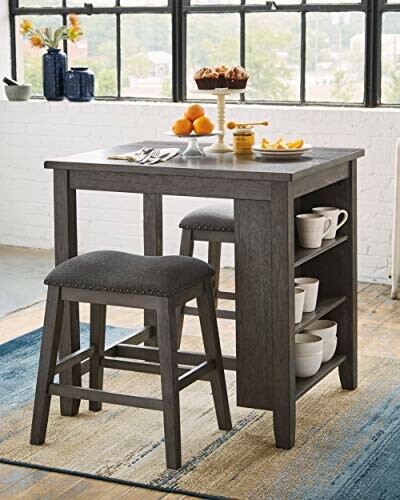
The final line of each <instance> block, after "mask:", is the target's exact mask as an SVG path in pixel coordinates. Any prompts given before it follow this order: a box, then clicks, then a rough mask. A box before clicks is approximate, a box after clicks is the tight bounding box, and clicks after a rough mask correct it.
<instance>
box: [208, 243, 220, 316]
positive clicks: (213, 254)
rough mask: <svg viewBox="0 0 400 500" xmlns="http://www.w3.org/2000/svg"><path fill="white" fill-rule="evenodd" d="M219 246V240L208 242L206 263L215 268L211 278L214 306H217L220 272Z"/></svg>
mask: <svg viewBox="0 0 400 500" xmlns="http://www.w3.org/2000/svg"><path fill="white" fill-rule="evenodd" d="M221 247H222V244H221V242H219V241H210V242H209V243H208V263H209V264H210V266H212V267H213V268H214V269H215V276H214V278H213V280H212V284H213V288H214V303H215V307H218V298H217V292H218V288H219V277H220V274H221Z"/></svg>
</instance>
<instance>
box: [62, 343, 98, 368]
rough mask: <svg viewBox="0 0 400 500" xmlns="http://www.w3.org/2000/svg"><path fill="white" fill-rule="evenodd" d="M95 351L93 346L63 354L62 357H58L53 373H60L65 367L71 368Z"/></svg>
mask: <svg viewBox="0 0 400 500" xmlns="http://www.w3.org/2000/svg"><path fill="white" fill-rule="evenodd" d="M95 352H96V349H95V348H94V347H89V348H87V349H80V350H79V351H75V352H72V353H71V354H68V356H65V357H64V358H60V359H59V361H58V363H57V365H56V371H55V373H61V372H63V371H64V370H66V369H67V368H71V367H72V366H75V365H77V364H79V363H81V362H82V361H84V360H85V359H87V358H91V357H92V356H93V354H94V353H95Z"/></svg>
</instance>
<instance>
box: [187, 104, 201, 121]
mask: <svg viewBox="0 0 400 500" xmlns="http://www.w3.org/2000/svg"><path fill="white" fill-rule="evenodd" d="M202 116H204V108H203V107H202V106H200V104H192V105H191V106H189V107H188V108H187V110H186V111H185V118H186V120H190V121H191V122H194V121H195V120H197V118H201V117H202Z"/></svg>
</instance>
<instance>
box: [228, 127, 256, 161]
mask: <svg viewBox="0 0 400 500" xmlns="http://www.w3.org/2000/svg"><path fill="white" fill-rule="evenodd" d="M254 137H255V134H254V127H253V126H252V125H237V126H236V128H234V129H233V151H234V153H235V154H237V155H248V154H251V153H252V152H253V146H254Z"/></svg>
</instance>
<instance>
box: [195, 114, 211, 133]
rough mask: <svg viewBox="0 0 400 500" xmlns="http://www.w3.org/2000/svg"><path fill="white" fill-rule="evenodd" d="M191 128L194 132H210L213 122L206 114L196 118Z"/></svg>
mask: <svg viewBox="0 0 400 500" xmlns="http://www.w3.org/2000/svg"><path fill="white" fill-rule="evenodd" d="M193 128H194V131H195V132H196V134H198V135H207V134H211V132H212V131H213V130H214V124H213V122H212V121H211V120H210V119H209V118H207V117H206V116H201V117H200V118H197V120H195V121H194V122H193Z"/></svg>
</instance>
